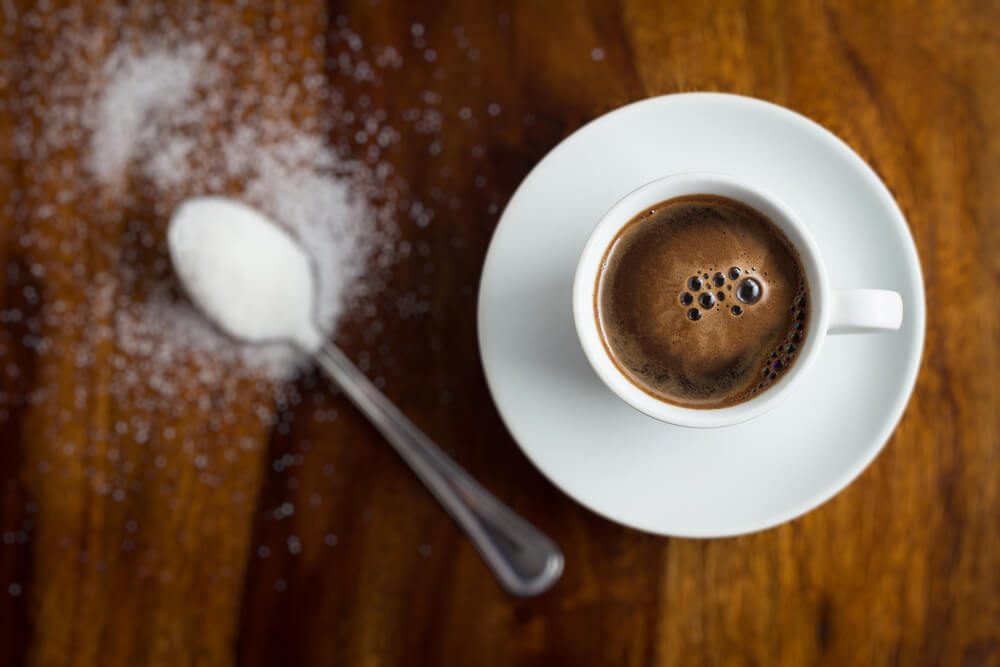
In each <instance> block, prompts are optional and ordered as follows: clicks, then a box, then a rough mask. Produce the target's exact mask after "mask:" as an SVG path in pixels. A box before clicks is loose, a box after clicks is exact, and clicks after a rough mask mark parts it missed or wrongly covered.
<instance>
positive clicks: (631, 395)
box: [573, 172, 830, 428]
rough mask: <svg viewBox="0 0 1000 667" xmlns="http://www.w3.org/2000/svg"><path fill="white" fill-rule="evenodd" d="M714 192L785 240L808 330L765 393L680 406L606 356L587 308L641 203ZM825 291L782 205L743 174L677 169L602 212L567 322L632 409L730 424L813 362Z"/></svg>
mask: <svg viewBox="0 0 1000 667" xmlns="http://www.w3.org/2000/svg"><path fill="white" fill-rule="evenodd" d="M697 194H705V195H717V196H723V197H728V198H730V199H734V200H736V201H739V202H742V203H744V204H746V205H748V206H750V207H752V208H754V209H755V210H757V211H759V212H761V213H763V214H764V215H766V216H767V217H768V218H769V219H770V220H771V221H772V222H773V223H774V224H775V225H776V226H778V228H779V229H781V230H782V231H783V232H784V233H785V235H786V236H787V237H788V239H789V241H791V243H792V245H793V246H794V248H795V249H796V250H797V251H798V253H799V259H800V260H801V262H802V266H803V269H804V271H805V273H806V281H807V283H808V286H807V292H808V295H809V296H808V298H809V302H810V304H811V305H810V308H809V315H808V318H809V319H808V320H807V321H808V329H807V331H808V334H807V336H806V340H805V342H804V343H803V345H802V347H801V348H800V350H799V358H798V359H797V360H796V362H795V363H794V364H793V365H792V366H791V368H789V369H788V371H787V372H786V373H785V374H784V375H783V376H782V378H781V379H780V380H779V381H778V382H777V383H776V384H775V385H774V386H773V387H771V388H770V389H768V390H767V391H766V392H763V393H762V394H760V395H759V396H757V397H754V398H751V399H750V400H748V401H744V402H742V403H738V404H736V405H731V406H727V407H723V408H687V407H682V406H679V405H674V404H671V403H667V402H665V401H662V400H660V399H658V398H656V397H655V396H653V395H652V394H649V393H647V392H646V391H644V390H642V389H640V388H639V387H638V386H637V385H635V384H634V383H633V382H632V380H630V379H629V378H628V377H627V376H626V375H625V374H624V373H623V372H622V371H621V370H620V369H619V368H618V366H617V365H616V364H615V363H614V362H613V361H612V360H611V358H610V356H609V353H608V351H607V350H606V348H605V346H604V342H603V337H602V336H601V333H600V330H599V327H598V323H597V317H596V312H595V307H594V292H595V289H596V284H597V274H598V271H599V269H600V266H601V262H602V261H603V259H604V255H605V252H606V250H607V248H608V246H609V245H610V243H611V241H612V240H613V239H614V237H615V236H616V235H617V233H618V232H619V230H621V228H622V227H624V226H625V225H626V224H627V223H628V222H629V221H630V220H632V219H633V218H634V217H635V215H636V214H637V213H638V212H640V211H642V210H643V209H644V208H648V207H651V206H653V205H655V204H658V203H660V202H663V201H666V200H669V199H673V198H676V197H681V196H686V195H697ZM829 318H830V288H829V285H828V280H827V273H826V269H825V267H824V265H823V260H822V256H821V254H820V252H819V247H818V246H817V244H816V242H815V240H814V239H813V238H812V236H811V235H810V233H809V231H808V228H807V227H806V226H805V224H804V223H803V222H802V220H801V219H800V218H799V217H798V216H797V215H796V214H795V213H794V211H792V210H791V209H790V208H789V207H788V205H786V204H785V203H784V202H782V201H781V200H780V199H779V198H777V197H776V196H774V195H773V194H771V193H770V192H768V191H767V190H766V189H765V188H762V187H760V186H758V185H756V184H753V183H751V182H749V181H748V180H747V179H742V178H736V177H733V176H730V175H727V174H722V173H717V172H682V173H676V174H670V175H667V176H663V177H660V178H657V179H654V180H652V181H649V182H647V183H645V184H643V185H641V186H639V187H638V188H636V189H634V190H632V191H631V192H629V193H628V194H626V195H625V196H624V197H622V198H621V199H619V200H618V201H617V202H615V204H613V205H612V206H611V208H610V209H608V211H607V212H606V213H605V214H604V215H603V216H601V218H600V219H599V220H598V222H597V224H596V225H595V226H594V229H593V231H592V232H591V234H590V236H589V237H588V239H587V242H586V244H585V245H584V248H583V252H582V253H581V254H580V259H579V261H578V263H577V269H576V274H575V276H574V279H573V319H574V324H575V327H576V332H577V338H578V339H579V341H580V345H581V347H582V348H583V352H584V354H585V356H586V357H587V361H588V362H589V363H590V365H591V367H592V368H593V369H594V371H595V372H596V373H597V375H598V377H599V378H600V379H601V380H602V381H603V382H604V384H605V385H606V386H607V387H608V388H609V389H611V391H612V392H614V393H615V394H616V395H617V396H618V397H619V398H621V399H622V400H623V401H625V402H626V403H627V404H628V405H630V406H631V407H633V408H635V409H636V410H638V411H640V412H642V413H644V414H646V415H648V416H650V417H653V418H654V419H658V420H660V421H664V422H667V423H671V424H675V425H677V426H686V427H692V428H717V427H722V426H731V425H735V424H739V423H741V422H745V421H747V420H750V419H753V418H755V417H758V416H760V415H762V414H764V413H766V412H768V411H770V410H771V409H773V408H774V407H776V406H777V405H778V403H780V402H781V401H782V400H784V399H785V398H787V397H788V395H789V394H790V392H791V391H792V390H793V389H794V388H795V387H796V386H797V385H798V382H799V380H800V379H801V378H802V376H803V375H804V374H805V373H806V372H807V371H808V369H809V367H810V366H811V365H812V363H813V362H814V361H815V359H816V356H817V354H818V352H819V350H820V347H821V345H822V342H823V340H824V339H825V338H826V333H827V328H828V323H829Z"/></svg>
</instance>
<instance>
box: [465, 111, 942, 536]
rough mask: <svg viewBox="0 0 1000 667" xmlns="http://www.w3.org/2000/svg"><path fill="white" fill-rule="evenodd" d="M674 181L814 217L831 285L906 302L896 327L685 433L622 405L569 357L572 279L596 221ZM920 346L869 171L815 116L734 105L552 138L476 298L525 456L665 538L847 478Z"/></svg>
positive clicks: (580, 495)
mask: <svg viewBox="0 0 1000 667" xmlns="http://www.w3.org/2000/svg"><path fill="white" fill-rule="evenodd" d="M681 171H710V172H723V173H728V174H731V175H733V176H737V177H744V178H748V179H751V180H752V181H753V182H755V183H758V184H759V185H761V186H762V187H764V188H767V189H768V190H770V191H771V192H773V193H774V194H775V195H777V196H778V197H780V198H781V199H783V200H784V201H785V202H786V203H787V204H788V205H789V206H791V207H792V208H793V209H794V210H796V211H797V212H798V213H799V214H800V215H801V217H802V218H803V219H804V220H805V221H806V223H807V224H808V225H809V228H810V231H811V232H812V234H813V236H814V237H815V239H816V241H817V242H818V244H819V246H820V248H821V249H822V251H823V256H824V260H825V262H826V265H827V268H828V270H829V273H830V277H831V283H832V286H833V287H879V288H887V289H893V290H896V291H898V292H899V293H900V294H902V296H903V307H904V320H903V327H902V329H901V330H899V331H897V332H893V333H888V334H870V335H853V336H851V335H845V336H831V337H828V338H827V340H826V342H825V343H824V347H823V349H822V350H821V351H820V353H819V358H818V359H817V360H816V363H815V365H814V366H813V367H812V368H811V369H810V371H809V374H808V375H807V376H806V377H804V378H803V381H802V384H801V388H800V391H799V392H797V393H796V394H795V395H793V396H791V397H790V398H789V399H788V400H786V401H785V402H784V403H782V404H781V405H779V406H778V407H777V408H776V409H774V410H773V411H772V412H770V413H768V414H766V415H764V416H762V417H759V418H757V419H755V420H753V421H751V422H748V423H744V424H740V425H738V426H732V427H727V428H722V429H703V430H695V429H686V428H681V427H677V426H671V425H668V424H664V423H661V422H659V421H656V420H654V419H652V418H650V417H647V416H645V415H643V414H641V413H639V412H636V411H635V410H633V409H632V408H630V407H629V406H627V405H626V404H625V403H623V402H622V401H621V400H619V399H618V398H617V397H616V396H615V395H614V394H612V393H611V391H610V390H609V389H607V388H606V387H605V386H604V385H603V384H602V383H601V382H600V380H598V378H597V376H596V375H595V374H594V372H593V371H592V370H591V368H590V366H588V364H587V361H586V359H585V358H584V356H583V351H582V350H581V349H580V345H579V342H578V340H577V338H576V334H575V332H574V329H573V317H572V312H571V303H570V288H571V284H572V281H573V272H574V270H575V267H576V262H577V259H578V257H579V255H580V252H581V250H582V248H583V245H584V242H585V240H586V239H587V236H588V235H589V234H590V232H591V230H592V228H593V227H594V225H595V224H596V222H597V220H598V218H600V216H601V215H602V214H603V213H604V211H606V210H607V209H608V208H609V207H610V206H611V205H612V204H613V203H614V202H615V201H617V200H618V199H619V198H620V197H622V196H623V195H624V194H626V193H628V192H629V191H631V190H632V189H634V188H635V187H637V186H639V185H641V184H643V183H645V182H647V181H650V180H652V179H654V178H657V177H659V176H663V175H666V174H670V173H675V172H681ZM923 339H924V289H923V282H922V280H921V275H920V264H919V262H918V259H917V254H916V249H915V247H914V244H913V239H912V237H911V236H910V232H909V230H908V229H907V227H906V222H905V220H904V219H903V215H902V213H901V212H900V210H899V208H898V207H897V206H896V203H895V202H894V201H893V199H892V196H891V195H890V194H889V192H888V190H887V189H886V188H885V186H884V185H883V184H882V182H881V181H880V180H879V178H878V176H876V175H875V173H874V172H873V171H872V170H871V169H870V168H869V167H868V166H867V165H866V164H865V163H864V162H863V161H862V160H861V159H860V158H859V157H858V156H857V155H855V154H854V153H853V152H852V151H851V150H850V149H849V148H848V147H847V146H846V145H845V144H844V143H843V142H841V141H840V140H839V139H837V138H836V137H835V136H834V135H832V134H831V133H830V132H828V131H827V130H825V129H823V128H822V127H820V126H819V125H817V124H815V123H813V122H812V121H810V120H808V119H806V118H804V117H802V116H800V115H798V114H796V113H794V112H791V111H789V110H787V109H784V108H782V107H778V106H775V105H773V104H769V103H766V102H762V101H759V100H755V99H751V98H746V97H739V96H735V95H721V94H712V93H691V94H680V95H668V96H664V97H658V98H653V99H648V100H644V101H642V102H637V103H635V104H631V105H629V106H626V107H622V108H621V109H618V110H616V111H613V112H611V113H609V114H607V115H605V116H602V117H601V118H598V119H597V120H595V121H594V122H592V123H590V124H588V125H586V126H585V127H583V128H581V129H580V130H579V131H577V132H576V133H574V134H573V135H572V136H570V137H569V138H567V139H566V140H565V141H563V142H562V143H561V144H559V145H558V146H557V147H556V148H555V149H554V150H552V152H551V153H549V154H548V155H547V156H546V157H545V159H544V160H542V161H541V162H540V163H539V164H538V166H536V167H535V169H534V170H533V171H532V172H531V173H530V174H529V175H528V177H527V178H526V179H525V180H524V182H523V183H522V184H521V186H520V187H519V188H518V190H517V192H516V193H515V194H514V197H513V198H512V199H511V201H510V204H509V205H508V206H507V209H506V211H504V214H503V217H502V218H501V220H500V223H499V225H498V226H497V229H496V232H495V234H494V237H493V241H492V243H491V245H490V249H489V254H488V255H487V258H486V264H485V267H484V270H483V278H482V284H481V287H480V294H479V342H480V349H481V351H482V357H483V365H484V367H485V370H486V377H487V380H488V382H489V386H490V390H491V391H492V393H493V397H494V399H495V400H496V404H497V407H498V408H499V410H500V414H501V415H502V416H503V419H504V421H505V422H506V424H507V427H508V428H509V429H510V432H511V433H512V434H513V436H514V438H515V439H516V440H517V442H518V443H519V444H520V446H521V448H522V449H523V450H524V453H525V454H526V455H527V456H528V458H530V459H531V460H532V461H533V462H534V464H535V465H536V466H538V468H539V469H540V470H541V471H542V472H543V473H544V474H545V475H546V476H548V478H549V479H550V480H552V482H553V483H554V484H556V485H557V486H558V487H559V488H561V489H562V490H563V491H564V492H566V493H567V494H569V495H570V496H572V497H573V498H575V499H576V500H577V501H579V502H580V503H581V504H583V505H585V506H586V507H588V508H590V509H591V510H593V511H595V512H597V513H599V514H601V515H603V516H605V517H607V518H609V519H611V520H613V521H617V522H619V523H622V524H625V525H627V526H632V527H634V528H638V529H641V530H645V531H649V532H652V533H660V534H664V535H676V536H690V537H718V536H725V535H735V534H739V533H747V532H751V531H755V530H761V529H763V528H768V527H770V526H774V525H776V524H779V523H782V522H785V521H788V520H790V519H793V518H794V517H796V516H799V515H800V514H803V513H805V512H807V511H809V510H811V509H813V508H814V507H816V506H817V505H819V504H821V503H823V502H824V501H826V500H827V499H829V498H830V497H831V496H833V495H834V494H836V493H837V492H838V491H840V490H841V489H843V488H844V487H845V486H847V484H848V483H849V482H850V481H851V480H853V479H854V478H855V477H856V476H857V475H858V474H859V473H860V472H861V471H862V470H863V469H864V468H865V467H866V466H867V465H868V464H869V463H870V462H871V461H872V459H873V458H875V455H876V454H878V452H879V450H880V449H881V448H882V445H883V444H884V443H885V441H886V440H887V439H888V438H889V435H890V434H891V433H892V430H893V428H895V426H896V424H897V422H898V421H899V418H900V416H901V415H902V414H903V409H904V408H905V406H906V402H907V400H908V399H909V396H910V392H911V391H912V389H913V384H914V381H915V379H916V375H917V368H918V366H919V364H920V355H921V350H922V347H923Z"/></svg>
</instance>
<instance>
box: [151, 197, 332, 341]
mask: <svg viewBox="0 0 1000 667" xmlns="http://www.w3.org/2000/svg"><path fill="white" fill-rule="evenodd" d="M167 240H168V243H169V246H170V257H171V260H172V261H173V265H174V270H175V271H176V272H177V275H178V276H179V277H180V279H181V282H182V283H183V284H184V288H185V289H186V291H187V293H188V295H189V296H190V297H191V299H192V300H193V301H194V302H195V303H196V304H197V305H198V306H199V307H200V308H201V309H202V311H203V312H204V313H205V315H206V316H207V317H208V318H209V319H211V320H212V321H213V322H215V323H216V324H217V325H219V327H221V328H222V329H223V330H224V331H225V332H226V333H228V334H229V335H231V336H233V337H235V338H239V339H241V340H245V341H248V342H252V343H261V342H274V341H275V340H282V341H292V342H295V343H297V344H299V345H300V346H301V347H303V348H304V349H306V350H309V351H312V350H315V349H316V348H318V347H319V345H320V343H321V342H322V339H323V336H322V334H321V333H320V332H319V331H318V330H317V327H316V324H315V321H314V298H313V294H314V291H315V285H314V280H313V272H312V268H311V267H310V265H309V257H308V256H307V255H306V254H305V252H304V251H303V249H302V247H301V246H300V245H299V244H298V243H297V242H296V241H295V240H293V239H292V238H291V237H290V236H289V235H288V234H286V233H285V232H283V231H282V230H280V229H279V228H278V227H277V226H275V225H274V223H272V222H271V221H270V220H268V219H267V218H265V217H264V216H262V215H261V214H260V213H258V212H257V211H255V210H254V209H252V208H250V207H248V206H245V205H243V204H241V203H239V202H236V201H233V200H230V199H225V198H223V197H197V198H194V199H190V200H188V201H186V202H185V203H184V204H182V205H181V206H180V208H179V209H178V210H177V213H176V214H174V217H173V219H172V220H171V221H170V230H169V231H168V233H167Z"/></svg>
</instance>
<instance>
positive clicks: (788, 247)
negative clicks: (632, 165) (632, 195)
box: [594, 195, 809, 409]
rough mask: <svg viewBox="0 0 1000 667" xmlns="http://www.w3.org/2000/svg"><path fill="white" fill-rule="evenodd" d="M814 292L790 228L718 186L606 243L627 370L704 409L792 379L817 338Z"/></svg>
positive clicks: (598, 310) (614, 328) (608, 341)
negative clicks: (812, 325)
mask: <svg viewBox="0 0 1000 667" xmlns="http://www.w3.org/2000/svg"><path fill="white" fill-rule="evenodd" d="M808 301H809V296H808V284H807V281H806V275H805V271H804V270H803V268H802V262H801V260H800V259H799V256H798V253H797V252H796V251H795V248H794V247H793V246H792V244H791V242H790V241H789V240H788V238H787V237H786V236H785V234H784V233H783V232H782V231H781V230H780V229H779V228H778V227H777V226H776V225H775V224H774V223H773V222H771V220H769V219H768V218H767V217H766V216H765V215H763V214H762V213H760V212H758V211H756V210H754V209H753V208H750V207H749V206H747V205H745V204H742V203H740V202H737V201H734V200H732V199H728V198H726V197H719V196H715V195H688V196H684V197H677V198H675V199H670V200H667V201H664V202H661V203H659V204H657V205H656V206H653V207H651V208H650V209H648V210H645V211H643V212H641V213H639V214H638V215H636V216H635V217H634V218H633V219H632V220H631V221H629V222H628V224H626V225H625V226H624V227H623V228H622V229H621V230H620V231H619V232H618V234H617V235H616V236H615V238H614V240H613V241H612V242H611V244H610V245H609V246H608V249H607V250H606V251H605V254H604V258H603V261H602V262H601V269H600V271H599V273H598V276H597V284H596V286H595V291H594V309H595V317H596V318H597V323H598V328H599V330H600V332H601V338H602V341H603V343H604V346H605V348H606V350H607V352H608V355H609V356H610V357H611V359H612V360H613V361H614V363H615V365H616V366H617V367H618V368H619V370H621V371H622V373H623V374H624V375H625V376H626V377H628V378H629V379H630V380H631V381H632V383H633V384H635V385H636V386H638V387H639V388H640V389H642V390H643V391H645V392H647V393H648V394H651V395H652V396H654V397H656V398H658V399H660V400H662V401H665V402H667V403H672V404H675V405H679V406H682V407H688V408H703V409H709V408H723V407H727V406H730V405H736V404H738V403H742V402H744V401H747V400H749V399H751V398H753V397H755V396H757V395H758V394H760V393H761V392H763V391H767V389H768V388H769V387H771V386H773V385H774V384H775V383H776V382H778V381H780V379H781V378H782V376H783V375H784V374H785V373H786V372H787V371H788V369H789V368H790V367H791V366H792V365H793V364H794V363H795V359H796V355H797V353H798V350H799V349H800V348H801V346H802V344H803V342H804V341H805V337H806V334H807V326H808V323H809V310H808V308H809V303H808Z"/></svg>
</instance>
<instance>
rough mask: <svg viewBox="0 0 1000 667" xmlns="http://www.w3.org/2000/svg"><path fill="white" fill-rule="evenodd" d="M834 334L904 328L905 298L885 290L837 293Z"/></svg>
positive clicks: (834, 294) (831, 326) (833, 324)
mask: <svg viewBox="0 0 1000 667" xmlns="http://www.w3.org/2000/svg"><path fill="white" fill-rule="evenodd" d="M832 302H833V303H832V305H833V307H832V308H831V309H830V311H831V314H830V327H829V332H830V333H832V334H842V333H866V332H875V331H895V330H896V329H898V328H899V327H900V326H901V325H902V324H903V297H901V296H900V295H899V292H893V291H892V290H885V289H836V290H833V298H832Z"/></svg>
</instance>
